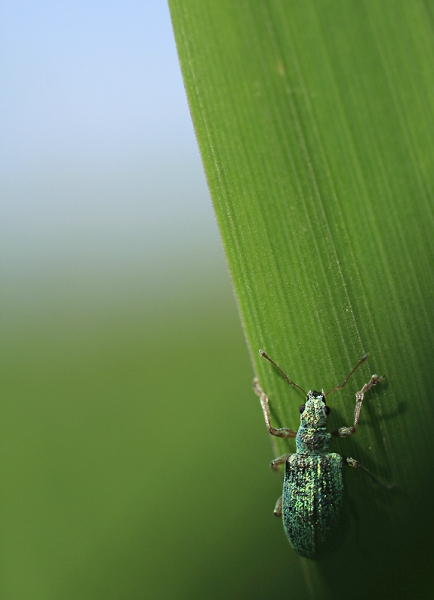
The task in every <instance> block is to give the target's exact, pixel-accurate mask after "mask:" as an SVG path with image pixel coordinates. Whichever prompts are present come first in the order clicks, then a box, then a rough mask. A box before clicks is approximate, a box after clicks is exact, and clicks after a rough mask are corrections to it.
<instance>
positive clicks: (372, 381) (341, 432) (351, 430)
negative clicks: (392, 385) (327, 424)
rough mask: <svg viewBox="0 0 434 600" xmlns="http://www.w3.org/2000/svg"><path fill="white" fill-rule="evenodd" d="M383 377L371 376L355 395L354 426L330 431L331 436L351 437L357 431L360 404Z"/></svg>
mask: <svg viewBox="0 0 434 600" xmlns="http://www.w3.org/2000/svg"><path fill="white" fill-rule="evenodd" d="M385 377H386V376H385V375H382V376H381V377H377V375H372V377H371V379H370V381H368V383H365V385H364V386H363V387H362V389H361V390H360V392H357V394H356V408H355V410H354V425H352V426H351V427H339V429H335V430H334V431H332V435H334V436H337V437H348V436H349V435H353V433H354V432H355V431H356V429H357V425H358V424H359V417H360V411H361V410H362V402H363V398H364V396H365V394H366V392H367V391H368V390H370V389H371V387H373V386H374V385H377V383H378V382H379V381H381V380H382V379H384V378H385Z"/></svg>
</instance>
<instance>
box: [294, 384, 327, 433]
mask: <svg viewBox="0 0 434 600" xmlns="http://www.w3.org/2000/svg"><path fill="white" fill-rule="evenodd" d="M300 413H301V414H300V423H301V424H302V425H304V426H305V427H312V428H315V429H316V428H318V427H325V425H326V422H327V415H328V414H329V413H330V408H329V407H328V406H327V404H326V397H325V394H324V391H322V392H317V391H316V390H311V391H310V392H308V394H307V397H306V402H305V404H302V405H301V406H300Z"/></svg>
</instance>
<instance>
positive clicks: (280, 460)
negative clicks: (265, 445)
mask: <svg viewBox="0 0 434 600" xmlns="http://www.w3.org/2000/svg"><path fill="white" fill-rule="evenodd" d="M289 456H291V455H290V454H282V456H279V457H278V458H275V459H274V460H272V461H271V462H270V467H271V468H272V469H273V471H277V467H279V465H283V464H284V463H286V459H287V458H288V457H289Z"/></svg>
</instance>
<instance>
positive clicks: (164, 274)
mask: <svg viewBox="0 0 434 600" xmlns="http://www.w3.org/2000/svg"><path fill="white" fill-rule="evenodd" d="M0 17H1V19H0V20H1V31H0V40H1V41H0V47H1V84H0V88H1V111H0V112H1V140H2V141H1V159H0V169H1V173H0V175H1V215H0V261H1V262H0V270H1V299H0V301H1V344H2V346H1V347H2V350H1V352H2V357H1V371H2V373H1V378H2V394H1V400H0V402H1V415H0V416H1V418H0V448H1V454H0V550H1V561H0V596H1V598H2V599H4V600H21V599H29V600H39V599H41V600H42V599H43V600H51V599H56V600H57V599H58V600H67V599H69V598H70V599H74V600H77V599H80V600H81V599H99V598H101V599H104V600H109V599H112V598H113V599H122V600H126V599H136V598H137V599H142V598H159V599H160V598H163V599H164V598H188V599H190V598H205V597H206V598H249V599H253V598H268V597H270V598H271V597H274V598H276V597H277V598H279V597H287V596H288V595H291V596H292V595H294V593H297V595H298V598H303V597H304V592H303V591H302V589H303V577H302V563H301V562H300V559H299V558H298V557H296V556H295V554H294V553H293V551H292V550H291V549H290V547H289V546H288V544H287V542H286V540H285V538H284V535H283V532H282V529H281V523H280V522H279V521H278V520H276V519H274V517H273V515H272V509H273V507H274V502H275V500H276V499H277V496H278V495H279V481H278V477H277V476H276V475H275V474H273V473H271V471H269V470H268V467H267V461H269V460H270V459H271V458H272V453H271V445H270V442H269V439H268V436H267V434H266V430H265V425H264V423H263V418H262V414H261V411H260V407H259V402H258V400H257V398H256V397H255V396H254V395H253V393H252V391H251V380H252V375H253V373H252V369H251V365H250V362H249V358H248V353H247V349H246V345H245V342H244V338H243V334H242V328H241V324H240V321H239V318H238V315H237V309H236V304H235V300H234V297H233V293H232V289H231V284H230V280H229V276H228V273H227V269H226V265H225V260H224V256H223V252H222V249H221V244H220V240H219V235H218V231H217V226H216V223H215V219H214V215H213V212H212V207H211V202H210V199H209V195H208V191H207V187H206V183H205V179H204V175H203V171H202V166H201V163H200V158H199V155H198V150H197V145H196V141H195V137H194V132H193V129H192V124H191V120H190V116H189V112H188V107H187V102H186V97H185V93H184V89H183V85H182V80H181V74H180V69H179V65H178V61H177V56H176V49H175V44H174V39H173V33H172V30H171V24H170V18H169V12H168V7H167V6H166V4H165V2H164V1H162V0H147V1H146V0H145V1H143V0H140V1H130V0H124V1H122V2H120V1H119V0H118V1H107V0H104V2H103V1H89V0H87V1H86V2H84V1H81V0H75V1H74V2H72V1H71V0H69V1H63V0H56V1H54V0H53V1H51V2H50V1H39V2H34V1H32V2H30V1H27V2H26V1H22V0H13V1H12V0H4V1H3V2H2V4H1V15H0ZM288 425H291V424H288ZM292 425H294V424H292ZM300 586H302V587H301V589H300Z"/></svg>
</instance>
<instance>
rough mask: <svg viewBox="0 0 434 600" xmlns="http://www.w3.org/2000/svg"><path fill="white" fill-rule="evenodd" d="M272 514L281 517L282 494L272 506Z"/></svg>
mask: <svg viewBox="0 0 434 600" xmlns="http://www.w3.org/2000/svg"><path fill="white" fill-rule="evenodd" d="M274 516H275V517H281V516H282V496H280V498H279V499H278V501H277V502H276V506H275V507H274Z"/></svg>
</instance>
